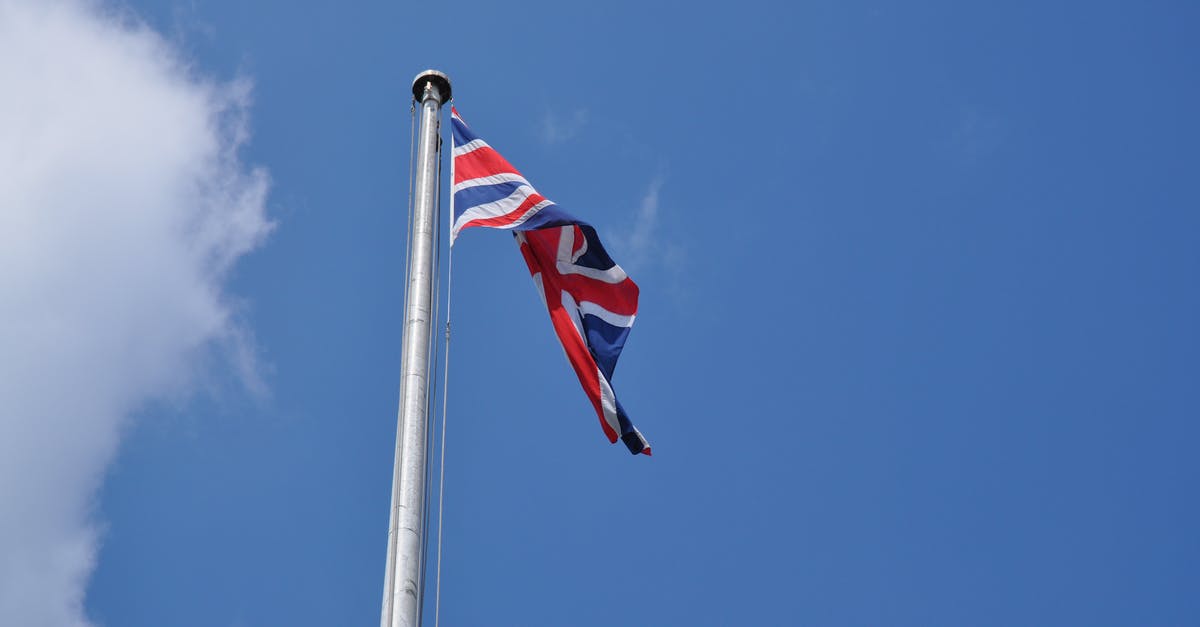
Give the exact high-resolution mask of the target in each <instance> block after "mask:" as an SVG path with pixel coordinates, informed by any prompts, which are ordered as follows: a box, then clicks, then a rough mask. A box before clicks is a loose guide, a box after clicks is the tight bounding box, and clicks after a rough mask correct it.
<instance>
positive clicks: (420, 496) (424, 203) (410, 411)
mask: <svg viewBox="0 0 1200 627" xmlns="http://www.w3.org/2000/svg"><path fill="white" fill-rule="evenodd" d="M413 97H414V98H416V101H417V102H418V103H419V105H420V111H421V132H420V136H419V139H418V140H417V171H416V180H415V182H414V193H413V207H412V211H413V214H412V216H411V220H412V227H411V228H412V238H411V241H410V248H409V251H408V254H409V258H408V277H407V278H406V280H407V282H408V283H407V286H408V287H407V292H406V294H407V298H406V299H405V312H404V340H403V341H404V344H403V356H402V358H401V371H400V410H399V414H398V416H397V418H396V457H395V465H394V467H393V471H392V505H391V513H390V517H389V522H388V551H387V571H386V575H385V576H384V589H383V613H382V616H381V619H380V627H418V626H419V625H420V622H421V605H422V599H423V598H424V581H423V578H424V572H422V571H423V566H424V562H425V560H424V559H423V558H424V552H425V478H426V466H427V464H428V458H427V456H426V451H425V438H426V433H427V431H428V419H429V407H428V401H429V397H428V391H429V380H430V372H429V347H430V343H431V339H432V336H431V330H432V322H433V320H432V318H433V305H434V303H433V294H434V290H433V288H434V286H433V282H434V269H433V268H434V265H433V261H434V260H433V255H434V250H435V246H434V244H435V242H434V241H433V238H434V233H435V232H436V225H437V222H436V221H437V220H438V219H439V218H438V209H439V208H438V206H437V198H438V193H437V191H438V189H437V186H438V184H439V181H438V163H439V160H440V155H441V150H440V149H441V137H440V128H441V124H440V120H441V110H442V104H443V103H445V102H447V101H449V100H450V80H449V78H447V77H446V75H445V74H442V73H441V72H436V71H434V70H428V71H425V72H422V73H421V74H419V75H418V76H417V78H416V80H414V81H413Z"/></svg>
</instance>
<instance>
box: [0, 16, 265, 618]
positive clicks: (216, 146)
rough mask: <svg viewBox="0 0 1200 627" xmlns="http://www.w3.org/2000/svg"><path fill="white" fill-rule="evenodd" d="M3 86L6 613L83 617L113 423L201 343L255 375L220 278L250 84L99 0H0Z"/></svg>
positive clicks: (0, 193)
mask: <svg viewBox="0 0 1200 627" xmlns="http://www.w3.org/2000/svg"><path fill="white" fill-rule="evenodd" d="M0 86H2V87H0V89H2V90H3V94H2V96H0V624H3V625H21V626H23V627H39V626H42V625H48V626H54V627H64V626H77V625H86V624H88V623H87V619H86V617H85V615H84V609H83V601H84V594H85V590H86V584H87V579H88V577H89V575H90V573H91V571H92V568H93V563H94V560H95V556H96V548H97V537H98V531H97V530H98V529H99V526H98V525H99V523H98V522H97V521H95V520H94V517H93V512H92V509H93V505H94V503H93V500H94V499H95V495H96V491H97V488H98V487H99V484H100V481H101V480H102V477H103V473H104V471H105V468H106V467H107V465H108V463H109V462H110V461H111V459H112V457H113V455H114V454H115V451H116V449H117V445H118V441H119V437H120V432H121V428H122V423H123V421H124V420H125V419H126V417H127V416H129V415H130V414H131V412H133V411H135V410H136V409H137V408H138V407H139V406H142V405H144V404H145V403H146V402H147V401H150V400H153V399H156V398H163V397H166V396H170V395H176V394H180V393H186V392H187V391H188V389H189V386H190V384H191V382H192V381H193V380H194V379H195V377H196V375H197V371H198V369H199V366H198V365H197V364H198V363H200V362H201V361H202V359H201V358H202V357H203V355H204V353H205V352H206V351H211V350H212V348H213V347H214V346H217V347H224V348H225V352H227V353H228V354H229V355H230V356H231V358H232V360H233V362H234V364H235V366H239V367H242V368H243V369H244V370H246V371H247V372H248V373H251V374H252V373H253V350H252V349H248V348H247V346H246V345H245V344H244V342H243V340H242V339H241V338H243V337H246V333H247V331H246V330H245V329H239V328H238V326H237V325H236V324H235V323H234V322H233V321H232V313H231V307H230V305H229V301H228V299H227V297H226V296H224V295H223V293H222V291H223V285H222V284H223V281H224V279H225V277H226V275H227V272H228V271H229V269H230V268H231V266H232V264H233V263H234V262H235V261H236V260H237V259H238V258H239V257H240V256H242V255H244V254H245V253H246V252H248V251H249V250H251V249H252V248H254V247H255V246H256V245H258V244H259V243H260V242H261V241H262V239H263V238H264V237H265V236H266V234H267V232H268V231H269V230H270V224H269V222H268V221H267V219H266V217H265V212H264V201H265V197H266V193H267V186H268V184H267V176H266V173H265V172H263V171H262V170H251V169H247V168H245V167H244V166H243V165H241V164H240V163H239V161H238V157H237V154H236V153H237V149H238V146H239V144H241V143H242V142H243V141H245V139H246V127H245V119H244V114H245V110H246V107H247V104H248V94H249V89H248V85H247V84H245V83H244V82H234V83H231V84H219V83H214V82H209V81H205V80H201V79H199V78H197V77H196V76H195V75H194V73H193V71H192V70H191V69H190V68H189V67H188V66H187V65H186V64H185V62H184V61H183V60H182V59H180V58H179V56H178V55H177V54H176V53H174V52H173V51H172V49H171V46H170V45H169V44H168V43H167V42H165V41H164V40H163V39H162V38H161V37H159V36H158V35H156V34H155V33H154V32H153V31H151V30H150V29H148V28H147V27H145V26H144V25H140V24H137V23H135V22H133V21H132V20H130V19H128V18H127V17H124V18H123V17H118V16H116V15H114V14H112V13H109V12H104V11H103V10H102V8H101V7H99V6H98V5H96V4H95V3H86V2H84V1H83V0H79V1H68V0H0ZM249 381H250V384H251V385H253V378H250V379H249Z"/></svg>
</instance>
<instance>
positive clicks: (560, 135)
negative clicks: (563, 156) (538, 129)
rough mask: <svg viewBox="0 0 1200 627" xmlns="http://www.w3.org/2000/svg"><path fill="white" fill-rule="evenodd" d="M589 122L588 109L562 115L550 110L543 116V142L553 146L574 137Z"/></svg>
mask: <svg viewBox="0 0 1200 627" xmlns="http://www.w3.org/2000/svg"><path fill="white" fill-rule="evenodd" d="M587 123H588V111H587V109H576V110H575V111H574V112H572V113H571V115H569V116H566V117H560V116H558V115H557V114H555V113H554V112H548V113H546V115H545V116H544V117H543V118H542V143H544V144H546V145H549V146H553V145H554V144H561V143H563V142H566V141H570V140H571V139H574V138H575V136H576V135H578V134H579V132H580V131H582V130H583V127H585V126H587Z"/></svg>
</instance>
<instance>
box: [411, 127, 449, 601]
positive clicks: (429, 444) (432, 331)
mask: <svg viewBox="0 0 1200 627" xmlns="http://www.w3.org/2000/svg"><path fill="white" fill-rule="evenodd" d="M441 126H442V124H441V120H440V119H439V120H438V121H437V136H438V142H437V148H438V150H437V155H438V160H437V175H436V181H437V185H436V187H435V188H434V193H433V194H434V201H433V202H434V205H433V206H434V207H435V208H436V209H435V213H434V215H435V219H434V220H433V225H432V227H433V316H432V317H431V320H437V319H438V318H440V317H441V308H442V298H441V291H442V238H441V230H442V223H441V220H438V219H436V216H437V214H438V213H440V212H441V207H442V159H441V156H442V139H441V138H442V133H441ZM436 333H437V327H436V326H434V325H432V324H430V325H429V355H428V360H429V362H430V363H432V367H431V368H430V370H429V371H430V372H431V373H435V372H437V369H438V356H439V354H440V353H439V351H438V349H437V341H436V337H437V336H436ZM437 388H438V382H437V377H436V376H435V377H432V379H431V381H430V382H429V387H427V388H426V392H425V393H426V396H425V408H426V412H428V411H429V408H430V407H432V406H433V402H434V399H436V398H437V392H438V389H437ZM443 394H445V392H443ZM426 415H428V413H427V414H426ZM433 443H434V430H433V429H427V430H426V433H425V444H426V449H425V450H426V451H429V450H432V449H433ZM432 489H433V465H432V464H425V493H426V494H428V493H429V492H430V491H432ZM430 509H431V507H430V503H429V499H425V503H424V510H425V514H424V516H422V527H421V538H422V544H423V546H422V547H421V578H422V585H421V588H422V590H424V577H425V572H426V564H427V562H428V556H429V554H428V551H427V550H426V547H427V546H428V538H429V510H430ZM438 515H439V516H440V515H441V514H438ZM439 523H440V521H439ZM423 597H424V595H422V598H423ZM435 614H436V611H435ZM418 615H419V614H418Z"/></svg>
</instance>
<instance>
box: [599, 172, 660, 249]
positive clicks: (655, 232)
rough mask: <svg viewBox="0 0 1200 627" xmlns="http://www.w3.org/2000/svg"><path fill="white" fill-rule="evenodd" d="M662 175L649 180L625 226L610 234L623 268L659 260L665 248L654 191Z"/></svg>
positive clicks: (656, 190)
mask: <svg viewBox="0 0 1200 627" xmlns="http://www.w3.org/2000/svg"><path fill="white" fill-rule="evenodd" d="M662 185H663V179H662V177H661V176H660V177H656V178H655V179H654V180H653V181H651V182H650V185H649V187H647V189H646V193H645V194H643V195H642V198H641V200H640V201H639V202H638V207H637V209H636V210H635V211H634V216H633V221H632V222H631V223H630V226H629V228H627V229H624V230H621V231H618V232H617V233H615V234H614V237H613V240H614V242H613V243H614V248H615V249H616V251H617V252H618V254H619V255H620V258H619V259H618V263H620V264H621V267H623V268H625V269H626V270H637V269H639V268H641V267H643V266H645V265H647V264H651V263H657V262H661V261H662V260H663V255H665V254H666V252H667V249H668V248H672V246H670V245H669V244H668V243H667V242H665V241H664V236H663V234H662V233H661V232H660V231H659V228H658V213H659V209H658V193H659V190H661V189H662Z"/></svg>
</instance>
